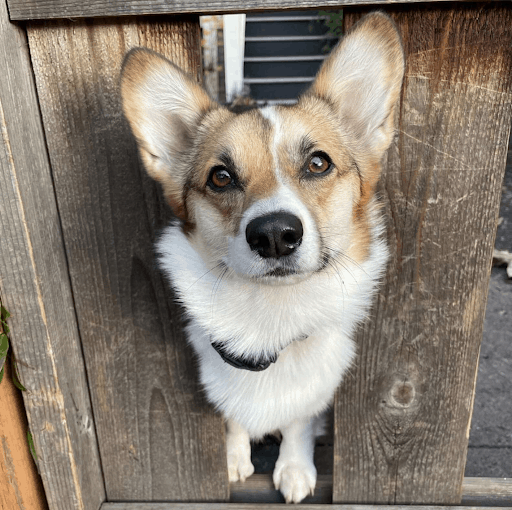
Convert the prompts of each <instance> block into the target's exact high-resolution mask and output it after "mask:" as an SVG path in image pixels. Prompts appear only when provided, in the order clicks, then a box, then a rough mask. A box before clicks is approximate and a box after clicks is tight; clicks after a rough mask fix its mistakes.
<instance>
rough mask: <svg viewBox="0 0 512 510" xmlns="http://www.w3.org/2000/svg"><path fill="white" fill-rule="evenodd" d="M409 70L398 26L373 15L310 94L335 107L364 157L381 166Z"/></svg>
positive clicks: (329, 62) (336, 52) (339, 49)
mask: <svg viewBox="0 0 512 510" xmlns="http://www.w3.org/2000/svg"><path fill="white" fill-rule="evenodd" d="M404 67H405V63H404V53H403V49H402V44H401V41H400V35H399V34H398V31H397V29H396V27H395V24H394V23H393V21H392V20H391V19H390V18H389V17H388V16H387V15H386V14H383V13H380V12H376V13H372V14H369V15H368V16H365V17H364V18H363V19H362V20H361V21H360V22H359V23H358V24H357V25H356V26H355V27H354V28H353V29H352V30H351V31H350V32H349V33H348V34H347V35H346V36H345V37H344V38H343V39H342V40H341V41H340V42H339V43H338V45H337V46H336V47H335V48H334V49H333V51H332V52H331V54H330V55H329V57H328V58H327V59H326V61H325V62H324V64H323V65H322V67H321V69H320V71H319V73H318V75H317V77H316V79H315V81H314V82H313V85H312V86H311V88H310V89H309V91H308V92H307V94H314V95H316V96H319V97H321V98H323V99H325V100H326V101H328V102H329V103H330V104H331V105H333V107H334V109H335V111H336V113H337V114H338V116H339V118H340V122H341V123H342V124H343V126H344V128H345V129H346V131H347V133H348V134H349V136H350V137H351V138H353V143H355V144H356V147H357V149H358V151H359V152H360V154H362V155H365V156H368V157H370V158H371V159H374V158H375V159H377V160H378V161H380V159H381V158H382V156H383V155H384V152H385V151H386V150H387V149H388V147H389V145H390V144H391V141H392V140H393V135H394V111H395V105H396V104H397V102H398V98H399V95H400V89H401V86H402V79H403V75H404Z"/></svg>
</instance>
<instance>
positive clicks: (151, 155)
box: [121, 48, 218, 219]
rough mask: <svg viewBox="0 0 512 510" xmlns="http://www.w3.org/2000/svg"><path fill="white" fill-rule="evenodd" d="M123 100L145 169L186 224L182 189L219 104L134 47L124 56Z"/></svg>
mask: <svg viewBox="0 0 512 510" xmlns="http://www.w3.org/2000/svg"><path fill="white" fill-rule="evenodd" d="M121 97H122V101H123V111H124V114H125V116H126V118H127V119H128V122H129V124H130V127H131V128H132V131H133V134H134V135H135V138H136V139H137V144H138V147H139V151H140V154H141V157H142V160H143V162H144V166H145V167H146V170H147V171H148V173H149V174H150V175H151V177H153V178H154V179H156V180H157V181H159V182H160V183H161V184H162V186H163V189H164V194H165V197H166V199H167V201H168V202H169V204H170V205H171V207H172V209H173V211H174V213H175V214H176V215H177V216H178V217H179V218H181V219H184V216H185V210H184V204H183V187H184V185H185V179H186V172H187V170H188V169H189V165H190V163H191V161H190V157H189V156H190V149H191V147H192V145H193V139H194V135H195V130H196V129H197V127H198V125H199V123H200V121H201V118H202V117H203V115H204V114H205V113H207V112H208V111H209V110H211V109H214V108H217V107H218V105H217V103H215V102H214V101H213V100H211V99H210V97H209V96H208V94H207V93H206V92H205V90H204V89H203V88H202V87H201V86H200V85H199V84H198V83H196V82H195V81H194V80H193V79H192V78H191V77H190V76H188V75H187V74H186V73H184V72H183V71H182V70H181V69H179V68H178V67H176V66H175V65H174V64H173V63H172V62H170V61H169V60H167V59H166V58H165V57H163V56H162V55H159V54H158V53H155V52H154V51H151V50H148V49H146V48H134V49H132V50H131V51H130V52H128V53H127V55H126V56H125V58H124V62H123V66H122V71H121Z"/></svg>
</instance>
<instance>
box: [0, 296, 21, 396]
mask: <svg viewBox="0 0 512 510" xmlns="http://www.w3.org/2000/svg"><path fill="white" fill-rule="evenodd" d="M10 316H11V314H10V313H9V312H8V311H7V310H6V309H5V308H4V307H3V306H2V305H0V382H2V379H3V377H4V371H5V366H4V365H5V360H6V358H7V353H8V351H9V338H8V337H7V334H8V333H9V331H10V330H9V326H8V325H7V319H8V318H9V317H10ZM11 361H12V382H13V383H14V386H16V388H18V389H19V390H21V391H27V389H26V388H25V386H23V384H21V382H20V376H19V373H18V365H17V364H16V359H15V357H14V352H13V351H12V349H11Z"/></svg>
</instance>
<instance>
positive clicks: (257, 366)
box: [211, 342, 279, 372]
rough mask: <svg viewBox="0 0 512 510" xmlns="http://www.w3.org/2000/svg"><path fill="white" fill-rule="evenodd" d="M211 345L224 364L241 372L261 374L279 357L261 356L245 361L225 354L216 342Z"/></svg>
mask: <svg viewBox="0 0 512 510" xmlns="http://www.w3.org/2000/svg"><path fill="white" fill-rule="evenodd" d="M211 345H212V347H213V348H214V349H215V350H216V351H217V352H218V353H219V356H220V357H221V358H222V359H223V360H224V361H225V362H226V363H228V364H229V365H231V366H232V367H235V368H240V369H243V370H250V371H251V372H261V371H262V370H266V369H267V368H268V367H269V366H270V365H271V364H272V363H275V362H276V361H277V358H278V357H279V354H274V355H273V356H270V357H268V356H264V357H263V356H262V357H261V358H259V359H256V360H247V359H243V358H242V357H239V356H234V355H233V354H229V353H227V352H226V350H225V349H224V346H222V345H221V344H219V343H217V342H213V343H212V344H211Z"/></svg>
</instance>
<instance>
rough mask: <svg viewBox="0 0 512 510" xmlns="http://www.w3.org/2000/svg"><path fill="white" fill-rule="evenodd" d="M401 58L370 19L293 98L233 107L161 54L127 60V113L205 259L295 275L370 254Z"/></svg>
mask: <svg viewBox="0 0 512 510" xmlns="http://www.w3.org/2000/svg"><path fill="white" fill-rule="evenodd" d="M403 72H404V57H403V51H402V46H401V43H400V37H399V35H398V33H397V30H396V28H395V26H394V24H393V22H392V21H391V20H390V19H389V18H388V17H387V16H385V15H383V14H380V13H375V14H371V15H369V16H366V17H365V18H364V19H363V20H362V21H361V22H360V23H359V24H358V25H356V27H354V29H353V30H352V31H351V32H350V33H349V34H348V35H347V36H345V37H344V38H343V40H342V41H341V42H340V43H339V44H338V46H337V47H336V48H335V49H334V50H333V51H332V52H331V54H330V56H329V57H328V58H327V59H326V61H325V62H324V64H323V65H322V67H321V69H320V71H319V73H318V75H317V77H316V79H315V81H314V82H313V84H312V86H311V87H310V88H309V90H308V91H307V92H306V93H305V94H303V95H302V96H301V97H300V98H299V101H298V103H297V104H296V105H294V106H274V107H268V106H267V107H264V108H262V109H254V110H250V111H246V112H244V113H241V114H235V113H233V112H232V111H230V110H229V109H227V108H225V107H222V106H220V105H218V104H217V103H215V102H214V101H212V100H211V99H210V98H209V96H208V95H207V93H206V92H205V91H204V90H203V88H202V87H201V86H200V85H198V84H197V83H196V82H195V81H194V80H193V79H192V78H190V77H189V76H188V75H186V74H185V73H184V72H183V71H181V70H180V69H179V68H178V67H176V66H175V65H174V64H172V63H171V62H169V61H168V60H167V59H165V58H164V57H162V56H160V55H158V54H157V53H154V52H152V51H150V50H146V49H140V48H138V49H134V50H132V51H130V52H129V53H128V55H127V56H126V58H125V62H124V65H123V72H122V80H121V91H122V98H123V107H124V112H125V115H126V117H127V119H128V121H129V123H130V126H131V128H132V130H133V132H134V134H135V137H136V139H137V142H138V146H139V150H140V154H141V157H142V159H143V162H144V165H145V167H146V169H147V170H148V172H149V174H150V175H151V176H152V177H154V178H155V179H156V180H157V181H159V182H160V183H161V184H162V186H163V189H164V193H165V196H166V199H167V200H168V202H169V204H170V205H171V207H172V208H173V210H174V212H175V214H176V216H177V217H178V218H179V219H180V220H181V221H182V228H183V231H184V232H185V233H186V235H187V236H188V238H189V240H190V242H191V243H193V245H194V246H195V247H196V249H197V251H199V253H201V255H202V256H203V258H204V259H205V262H206V264H207V265H208V266H209V267H210V268H213V267H219V268H221V269H226V268H227V269H229V270H232V271H233V272H234V273H236V274H237V275H239V276H242V277H244V278H248V279H254V280H257V281H261V282H270V283H272V282H279V283H286V282H294V281H297V280H300V279H303V278H307V277H308V276H310V275H311V274H313V273H315V272H318V271H322V270H323V269H324V268H326V267H328V265H329V264H330V263H331V262H333V261H337V260H339V258H340V257H348V258H351V259H354V260H355V261H357V262H360V261H362V260H364V258H365V257H366V255H367V253H368V249H369V243H370V239H371V234H370V230H371V224H370V222H371V219H370V216H371V215H370V210H369V209H370V207H371V203H372V197H373V194H374V191H375V186H376V183H377V180H378V178H379V174H380V161H381V159H382V156H383V154H384V152H385V151H386V149H387V148H388V147H389V145H390V143H391V140H392V138H393V135H394V117H395V115H394V113H395V106H396V104H397V101H398V97H399V94H400V88H401V83H402V77H403Z"/></svg>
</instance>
